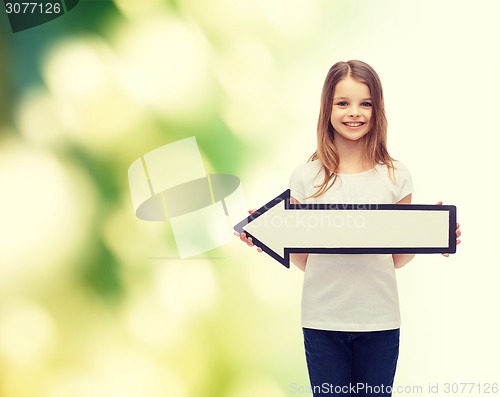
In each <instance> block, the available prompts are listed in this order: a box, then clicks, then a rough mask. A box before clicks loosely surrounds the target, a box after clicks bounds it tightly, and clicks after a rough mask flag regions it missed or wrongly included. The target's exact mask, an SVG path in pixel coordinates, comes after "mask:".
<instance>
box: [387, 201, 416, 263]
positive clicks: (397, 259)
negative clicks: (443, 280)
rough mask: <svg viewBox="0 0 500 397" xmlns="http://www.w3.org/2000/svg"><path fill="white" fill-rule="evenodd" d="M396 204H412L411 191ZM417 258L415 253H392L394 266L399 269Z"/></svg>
mask: <svg viewBox="0 0 500 397" xmlns="http://www.w3.org/2000/svg"><path fill="white" fill-rule="evenodd" d="M396 204H411V193H410V194H409V195H408V196H406V197H404V198H402V199H401V200H399V201H398V202H397V203H396ZM413 258H415V254H392V260H393V261H394V267H395V268H396V269H399V268H401V267H403V266H404V265H406V264H407V263H408V262H410V261H411V260H412V259H413Z"/></svg>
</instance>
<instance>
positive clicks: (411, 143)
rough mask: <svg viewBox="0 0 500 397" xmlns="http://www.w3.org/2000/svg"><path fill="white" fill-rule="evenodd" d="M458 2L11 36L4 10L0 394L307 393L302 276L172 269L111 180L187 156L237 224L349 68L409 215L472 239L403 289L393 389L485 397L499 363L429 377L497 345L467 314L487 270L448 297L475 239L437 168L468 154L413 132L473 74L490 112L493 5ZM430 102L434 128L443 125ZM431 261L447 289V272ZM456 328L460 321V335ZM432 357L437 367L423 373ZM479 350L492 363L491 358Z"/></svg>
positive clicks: (302, 151)
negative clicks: (364, 84)
mask: <svg viewBox="0 0 500 397" xmlns="http://www.w3.org/2000/svg"><path fill="white" fill-rule="evenodd" d="M456 3H460V2H451V1H450V2H448V1H437V2H431V1H422V2H420V1H419V2H412V1H408V2H406V1H396V0H387V1H369V0H357V1H345V0H342V1H335V0H276V1H270V0H253V1H251V0H211V1H198V0H164V1H161V0H115V1H85V0H81V1H80V3H79V4H78V5H77V6H76V7H75V8H74V9H73V10H72V11H71V12H69V13H68V14H66V15H64V16H63V17H61V18H58V19H56V20H54V21H52V22H50V23H47V24H44V25H40V26H38V27H35V28H32V29H29V30H26V31H23V32H18V33H16V34H12V33H10V28H9V25H8V21H7V19H6V14H5V13H3V12H1V13H0V22H1V25H0V27H1V30H0V189H1V190H0V222H1V223H0V396H1V397H34V396H37V397H38V396H40V397H69V396H71V397H99V396H103V397H114V396H116V397H118V396H119V397H128V396H134V397H137V396H145V397H156V396H176V397H195V396H196V397H257V396H262V397H264V396H265V397H283V396H288V395H294V394H304V393H298V392H297V390H298V389H297V388H296V387H299V386H302V387H304V386H306V385H307V383H308V382H307V372H306V366H305V360H304V354H303V350H302V337H301V329H300V288H301V279H302V275H301V274H300V272H299V271H298V270H297V269H291V270H289V271H286V270H285V269H284V268H282V267H281V266H280V265H278V264H277V263H275V262H274V261H272V260H271V259H269V258H268V257H266V256H265V255H264V254H257V253H256V252H255V250H250V249H248V248H246V247H244V246H243V245H242V244H241V243H239V242H238V240H237V239H235V240H234V242H232V243H230V244H227V245H226V246H224V247H220V248H218V249H216V250H213V251H211V252H209V253H207V254H206V255H203V256H200V257H196V258H191V259H186V260H180V259H176V258H177V251H176V246H175V242H174V239H173V236H172V234H171V230H170V228H169V224H168V222H165V223H161V222H158V223H154V222H143V221H140V220H139V219H137V218H135V216H134V212H133V208H132V204H131V200H130V194H129V188H128V180H127V169H128V167H129V165H130V164H131V163H132V162H133V161H134V160H135V159H136V158H138V157H140V156H141V155H143V154H145V153H147V152H149V151H150V150H153V149H155V148H157V147H159V146H162V145H165V144H167V143H170V142H173V141H176V140H179V139H182V138H187V137H190V136H195V137H196V139H197V142H198V145H199V147H200V150H201V152H202V156H203V160H204V163H205V168H206V170H207V172H208V173H229V174H234V175H237V176H239V177H240V179H241V181H242V185H243V188H244V191H245V194H246V197H247V205H248V208H254V207H256V206H258V205H261V204H263V203H264V202H266V201H268V200H269V199H270V198H272V197H274V196H275V195H276V194H278V193H281V192H282V191H283V190H284V189H285V188H286V186H287V182H288V177H289V175H290V173H291V171H292V170H293V168H294V167H296V166H297V165H298V164H299V163H300V162H304V161H306V160H307V158H308V157H309V155H310V154H312V152H313V150H314V148H315V135H314V134H315V124H316V117H317V112H318V105H319V96H320V91H321V85H322V82H323V79H324V76H325V74H326V71H327V70H328V68H329V67H330V66H331V65H332V64H333V63H334V62H336V61H338V60H348V59H363V60H365V61H367V62H369V63H371V64H372V65H373V66H374V67H375V69H376V70H377V71H378V72H379V74H380V75H381V77H382V81H383V83H384V87H385V88H386V96H387V97H388V98H387V105H388V114H389V121H390V122H391V121H392V124H391V126H392V130H391V131H390V133H392V132H393V135H390V139H389V140H390V142H389V143H390V148H394V147H397V148H398V151H397V152H396V154H394V152H392V153H393V155H394V156H395V157H400V158H401V159H402V160H403V161H404V162H406V163H407V164H409V165H410V168H411V169H412V171H413V175H414V179H415V180H416V184H417V187H418V188H419V190H420V192H423V193H421V196H420V201H422V202H435V201H437V200H439V199H443V195H444V197H445V200H447V201H448V202H450V201H451V202H452V203H455V204H457V205H459V211H461V212H459V216H461V219H462V220H463V221H466V220H468V221H469V225H470V226H469V230H471V229H472V228H473V227H474V228H476V230H477V231H478V234H475V236H476V238H475V239H474V238H473V237H470V240H469V241H470V244H469V247H470V248H469V250H470V251H467V248H466V247H464V248H463V253H462V256H461V258H462V259H460V258H459V257H458V256H457V258H450V259H449V260H448V263H446V262H445V264H443V263H439V264H436V262H438V261H439V262H442V258H436V257H435V256H434V257H432V258H431V259H430V260H429V261H430V262H429V261H428V262H426V263H424V262H423V260H422V262H421V263H419V262H418V260H416V262H417V263H416V264H412V265H413V268H411V269H409V270H406V269H405V270H403V272H406V273H401V274H402V275H401V276H400V285H402V286H403V288H402V290H403V292H402V293H401V299H402V308H403V309H404V310H405V311H407V312H408V315H407V316H406V324H407V326H408V330H409V332H408V333H407V334H406V335H408V336H407V337H406V338H407V339H406V342H405V343H407V344H405V346H406V347H404V348H403V350H402V358H401V359H400V368H399V369H398V375H397V378H396V381H397V382H399V383H400V384H404V385H412V384H415V385H416V384H420V385H424V386H426V385H427V384H428V383H430V382H438V381H443V382H444V381H445V380H446V379H448V380H454V381H470V382H479V381H481V382H494V381H499V380H500V379H496V378H495V376H497V375H495V376H494V375H493V373H494V371H493V369H494V368H495V366H496V365H497V364H499V363H498V357H499V356H498V354H497V355H496V358H495V356H490V355H484V351H483V352H481V351H482V350H481V349H480V351H477V350H474V349H472V348H471V349H470V350H467V354H469V355H468V356H467V357H468V358H469V359H470V360H471V364H470V365H469V364H464V363H462V364H460V363H459V362H458V361H457V360H455V359H453V360H452V361H453V364H454V365H455V366H453V365H449V363H448V361H447V360H448V359H449V358H450V357H454V355H458V354H459V353H458V350H459V348H457V344H460V343H462V342H460V341H461V340H462V338H464V337H465V336H466V335H467V333H468V332H469V331H468V330H469V329H475V328H476V327H477V324H479V323H482V326H487V329H488V332H489V333H490V334H491V335H493V334H494V332H496V331H495V330H498V325H495V326H493V323H494V322H493V320H491V318H488V319H487V320H485V319H484V318H483V317H481V316H480V315H481V314H482V313H483V312H482V311H481V310H480V311H477V308H478V307H482V308H484V311H485V312H488V313H489V309H490V308H491V306H489V305H490V303H488V304H486V306H485V305H484V302H491V298H492V297H493V298H494V299H497V298H498V293H496V295H494V296H493V295H484V294H486V292H485V291H490V292H491V291H493V290H494V283H495V282H496V281H495V280H498V270H493V267H488V265H485V266H486V267H483V268H482V276H481V278H480V279H478V283H477V284H474V285H477V287H476V290H475V293H476V294H479V295H480V297H479V298H477V299H479V301H477V302H476V301H474V302H473V303H470V301H469V300H465V298H463V299H464V300H463V301H461V302H460V303H459V304H460V305H461V306H460V307H461V310H458V309H457V307H456V305H457V296H462V297H463V294H462V289H461V288H462V287H461V286H462V285H463V283H468V282H470V280H471V279H472V278H474V277H478V276H477V274H478V273H477V272H474V273H469V272H468V271H467V270H464V269H465V268H466V267H465V266H464V267H460V266H458V265H459V264H464V265H465V264H466V263H467V261H468V260H469V259H470V260H473V258H475V256H476V255H477V253H478V252H481V255H483V257H482V259H484V261H483V262H481V263H486V264H491V263H492V260H493V259H492V258H493V253H492V252H491V250H490V249H489V248H487V247H491V246H488V245H486V248H485V246H484V244H485V242H486V241H488V238H489V237H488V236H489V234H487V233H486V232H485V231H486V230H488V227H490V223H489V221H488V220H485V219H482V220H477V221H475V219H476V217H475V215H467V211H466V209H467V208H469V209H473V208H475V205H476V203H477V200H478V198H477V195H471V193H467V191H464V190H461V189H462V186H463V178H464V174H463V173H462V175H461V176H457V164H456V163H455V161H456V158H457V156H458V157H459V158H465V156H467V155H468V154H469V153H470V152H469V151H470V150H471V142H470V141H469V142H461V143H459V142H458V140H456V137H457V135H456V134H457V131H458V133H459V134H464V135H463V136H466V134H467V130H466V129H464V130H460V128H465V127H461V126H463V125H464V124H463V123H460V125H458V124H457V125H456V128H443V130H442V132H441V133H440V134H439V136H438V137H436V134H435V131H434V130H432V129H431V128H429V120H433V121H434V122H436V123H437V124H438V125H439V123H444V122H445V121H446V123H450V122H453V121H452V120H450V119H452V118H453V119H458V117H457V109H456V108H454V106H455V105H456V104H455V103H452V102H453V101H455V100H456V101H459V102H460V97H457V96H455V95H454V92H455V91H453V89H456V90H457V93H461V92H462V91H461V88H460V90H459V89H458V88H454V87H458V84H457V78H461V76H464V75H466V72H468V76H469V77H470V75H471V72H469V71H470V70H474V68H476V69H475V71H474V72H472V73H478V69H477V66H478V59H482V66H481V70H482V73H479V74H480V75H481V76H482V77H483V78H484V80H482V84H483V85H481V84H479V85H478V84H475V85H474V86H478V87H480V88H476V89H477V90H481V89H483V91H477V92H478V94H477V95H478V96H476V97H474V98H478V97H479V95H483V94H485V95H486V98H489V97H488V95H489V94H490V88H489V86H487V84H486V82H491V81H495V80H491V79H490V77H491V76H493V74H494V73H493V70H495V67H494V66H493V65H498V59H499V58H498V53H494V52H492V48H493V47H495V43H496V42H495V41H494V37H495V35H494V33H495V32H494V31H493V29H491V30H489V29H490V28H491V27H493V26H495V22H494V19H493V18H494V15H497V14H495V13H496V11H497V10H496V3H495V2H493V1H489V2H488V1H483V2H481V1H479V2H478V3H477V4H476V3H474V5H467V6H465V5H457V4H456ZM464 26H468V27H469V29H468V30H465V31H464V28H463V27H464ZM457 49H460V51H463V53H461V54H460V55H457V54H458V53H459V52H458V51H457ZM462 56H463V58H462ZM451 64H453V65H456V66H455V67H450V65H451ZM485 73H486V74H485ZM487 73H490V74H487ZM419 76H421V77H419ZM447 76H448V77H447ZM457 76H458V77H457ZM492 78H493V79H494V77H492ZM429 82H430V83H429ZM496 82H498V78H497V80H496ZM450 87H451V89H452V94H449V93H445V92H448V91H446V90H448V89H450ZM461 87H462V86H461ZM469 88H470V87H469ZM473 90H474V89H473ZM409 91H411V92H412V94H411V95H409V93H408V92H409ZM429 92H432V95H434V96H433V97H432V98H429ZM450 95H451V96H450ZM474 95H476V94H474ZM483 97H484V95H483ZM443 98H444V99H443ZM452 98H453V100H452ZM488 101H489V100H488ZM488 101H486V100H485V102H488ZM429 102H431V103H435V102H437V103H438V104H439V106H444V107H445V108H446V110H447V112H446V114H447V117H446V120H445V121H443V118H442V117H439V116H436V112H435V111H430V110H429V109H427V106H428V104H429ZM460 103H461V102H460ZM488 103H491V102H488ZM443 104H444V105H443ZM446 106H448V107H446ZM485 106H486V108H488V106H490V105H488V104H487V105H485ZM426 109H427V110H426ZM488 109H490V110H491V109H493V107H492V105H491V108H488ZM441 110H443V109H442V108H441ZM458 112H459V113H460V112H461V110H458ZM417 115H418V116H417ZM450 115H453V116H450ZM426 117H427V120H426ZM408 120H410V121H411V122H410V123H408ZM462 121H463V120H462ZM457 123H458V122H457ZM453 126H454V127H455V125H453ZM467 128H468V127H467ZM396 131H398V132H396ZM490 133H491V131H490V130H488V131H486V132H485V134H486V136H490V135H488V134H490ZM416 136H419V138H418V139H417V138H415V137H416ZM488 139H490V138H488ZM491 139H493V138H491ZM496 139H498V138H496ZM429 142H434V146H433V147H430V146H429ZM450 142H452V143H450ZM419 145H420V146H419ZM450 145H451V146H450ZM423 149H425V150H426V153H427V156H428V158H431V159H432V158H435V159H437V160H436V161H437V162H440V161H441V166H440V168H439V171H437V172H433V170H435V166H434V169H433V170H431V169H430V168H426V167H428V165H426V164H424V163H423V162H422V161H421V160H422V150H423ZM483 149H484V148H483ZM487 150H488V149H487V148H486V151H487ZM484 158H486V157H483V159H484ZM484 161H486V162H487V161H488V160H484ZM489 164H490V163H487V165H485V168H488V167H489ZM491 164H493V162H492V163H491ZM495 166H496V167H498V166H497V165H496V164H495ZM429 167H430V166H429ZM464 168H466V169H465V170H461V172H465V173H467V172H468V171H467V169H468V168H467V167H464ZM171 171H172V172H175V170H171ZM443 175H444V176H445V178H444V179H445V180H442V179H438V178H439V176H443ZM450 175H451V176H450ZM465 175H466V176H467V174H465ZM485 189H486V191H485V194H484V195H482V196H481V197H483V199H482V200H484V197H490V196H489V193H488V190H487V188H485ZM437 190H439V193H436V191H437ZM440 194H441V195H440ZM467 194H469V196H467ZM487 200H488V199H486V201H487ZM417 201H418V200H417ZM474 222H477V223H474ZM481 222H483V223H481ZM491 230H492V229H491ZM481 233H483V234H481ZM472 234H473V233H472ZM468 253H469V254H468ZM467 255H469V256H468V257H467ZM453 261H455V262H453ZM429 263H430V265H429ZM450 263H454V265H453V266H457V267H458V269H461V270H456V271H452V273H450ZM469 263H470V262H469ZM418 264H420V265H421V266H420V269H419V268H418ZM430 266H436V267H437V268H438V269H440V270H436V268H434V269H431V268H430ZM443 269H444V270H443ZM436 271H437V272H440V273H436ZM457 274H458V275H457ZM492 276H493V277H492ZM448 277H451V278H452V281H451V282H450V283H449V286H448V287H446V286H444V287H443V284H442V282H443V280H449V278H448ZM453 278H454V279H453ZM484 283H491V284H484ZM423 285H425V288H430V291H434V292H431V293H425V291H423V287H422V286H423ZM485 285H489V286H491V289H488V288H486V287H485ZM433 288H434V289H433ZM440 288H444V289H440ZM446 288H448V290H446ZM481 294H483V295H481ZM479 295H477V296H479ZM479 302H481V303H479ZM450 307H451V308H452V309H451V310H448V309H449V308H450ZM431 308H433V309H434V311H432V310H431ZM429 312H431V313H432V312H433V313H434V314H429ZM464 312H466V313H468V314H467V316H468V317H467V320H465V319H464V318H462V317H459V318H458V319H457V316H461V315H463V313H464ZM436 313H437V314H436ZM443 313H444V314H443ZM403 318H405V315H403ZM485 321H486V323H485ZM495 321H496V320H495ZM490 322H491V323H490ZM422 324H438V328H439V329H434V328H433V327H426V326H425V325H422ZM468 324H470V325H468ZM494 324H497V322H495V323H494ZM495 327H496V328H495ZM456 329H461V330H462V333H460V332H459V333H458V334H457V332H456ZM433 330H434V331H433ZM412 332H414V335H419V338H418V340H419V341H420V344H419V343H418V342H415V340H413V339H411V336H410V335H411V333H412ZM449 333H453V335H454V337H453V338H452V339H447V336H449ZM436 335H438V338H437V339H436ZM403 340H405V337H404V336H403ZM439 348H442V349H443V354H442V355H441V356H442V357H444V358H441V360H437V361H436V360H435V358H434V357H433V354H435V352H436V349H438V350H439ZM461 348H462V349H463V346H462V347H461ZM482 348H486V345H484V346H483V345H482ZM489 348H490V351H491V352H498V343H496V344H494V345H492V346H490V347H489ZM450 355H451V356H450ZM431 357H432V359H431ZM473 358H475V361H474V360H473ZM431 361H432V363H434V364H432V363H431ZM473 362H475V363H476V364H473ZM478 362H479V364H477V363H478ZM443 363H444V364H443ZM447 363H448V364H447ZM496 368H498V366H496ZM474 371H476V372H474ZM495 373H497V372H495ZM457 374H458V375H457ZM462 374H463V376H465V374H469V375H470V376H471V377H472V378H470V379H472V380H465V379H462V378H461V376H462ZM454 376H455V377H454ZM456 376H458V378H456ZM293 385H295V386H293ZM406 394H408V393H406ZM306 395H307V394H306ZM395 395H405V393H403V392H402V393H401V394H397V393H395ZM433 395H438V394H433Z"/></svg>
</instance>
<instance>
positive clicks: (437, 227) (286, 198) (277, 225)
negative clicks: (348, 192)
mask: <svg viewBox="0 0 500 397" xmlns="http://www.w3.org/2000/svg"><path fill="white" fill-rule="evenodd" d="M234 229H235V230H236V231H238V232H239V233H243V232H245V233H246V234H247V235H248V236H250V237H252V240H253V242H254V244H255V245H257V246H259V247H261V248H262V250H263V251H265V252H266V253H267V254H269V255H271V256H272V257H273V258H274V259H276V260H277V261H278V262H280V263H281V264H283V265H284V266H286V267H289V266H290V263H289V262H290V261H289V256H290V253H318V254H339V253H342V254H374V253H376V254H391V253H445V252H446V253H454V252H456V236H455V229H456V207H455V206H453V205H415V204H290V190H286V191H285V192H283V193H282V194H280V195H279V196H278V197H276V198H274V199H273V200H271V201H270V202H269V203H267V204H266V205H264V206H263V207H262V208H259V209H258V210H257V211H255V212H254V213H253V214H252V215H250V216H249V217H248V218H246V219H244V220H243V221H241V222H240V223H238V224H237V225H236V226H235V227H234Z"/></svg>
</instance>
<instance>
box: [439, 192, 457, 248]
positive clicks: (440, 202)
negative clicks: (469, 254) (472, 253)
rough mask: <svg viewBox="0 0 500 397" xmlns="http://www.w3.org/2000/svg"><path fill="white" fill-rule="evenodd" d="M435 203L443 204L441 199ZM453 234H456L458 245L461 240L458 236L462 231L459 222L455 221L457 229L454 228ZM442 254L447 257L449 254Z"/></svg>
mask: <svg viewBox="0 0 500 397" xmlns="http://www.w3.org/2000/svg"><path fill="white" fill-rule="evenodd" d="M437 205H443V202H442V201H438V202H437ZM455 234H456V235H457V245H458V244H460V243H461V242H462V240H460V239H459V237H460V235H461V234H462V232H461V231H460V223H458V222H457V230H456V232H455ZM443 256H446V257H449V256H450V254H448V253H444V254H443Z"/></svg>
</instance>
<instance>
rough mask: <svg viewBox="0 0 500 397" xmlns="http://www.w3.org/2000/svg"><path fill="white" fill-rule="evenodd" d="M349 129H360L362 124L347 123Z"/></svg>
mask: <svg viewBox="0 0 500 397" xmlns="http://www.w3.org/2000/svg"><path fill="white" fill-rule="evenodd" d="M345 124H346V125H348V126H349V127H359V126H360V125H361V124H362V123H345Z"/></svg>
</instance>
